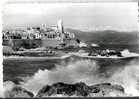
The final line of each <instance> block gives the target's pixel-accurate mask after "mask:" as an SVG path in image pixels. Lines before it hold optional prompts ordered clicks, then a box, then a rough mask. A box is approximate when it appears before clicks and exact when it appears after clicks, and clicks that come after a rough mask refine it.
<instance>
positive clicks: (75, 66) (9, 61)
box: [3, 44, 139, 96]
mask: <svg viewBox="0 0 139 99" xmlns="http://www.w3.org/2000/svg"><path fill="white" fill-rule="evenodd" d="M104 48H105V49H113V50H118V51H122V50H128V51H129V53H128V54H132V53H136V54H138V53H139V45H112V44H111V45H103V46H102V47H99V48H97V50H99V49H104ZM92 49H93V48H92V47H91V48H84V49H83V50H86V51H90V50H92ZM66 51H67V50H66ZM68 51H69V52H76V51H77V50H74V49H71V50H70V49H68ZM3 74H4V75H3V77H4V78H3V79H4V82H14V83H15V84H17V85H20V86H22V87H24V88H26V89H27V90H29V91H31V92H33V93H34V94H37V92H38V91H39V90H40V89H41V88H42V87H43V86H45V85H51V84H53V83H56V82H65V83H76V82H84V83H86V84H88V85H93V84H99V83H112V84H119V85H121V86H123V87H124V89H125V93H127V94H129V95H130V96H139V58H138V57H135V58H132V59H89V58H83V57H79V56H70V57H68V58H64V59H63V58H57V59H52V58H46V57H41V58H39V57H22V58H21V57H19V56H16V57H13V58H12V57H10V58H4V59H3ZM7 84H8V83H7Z"/></svg>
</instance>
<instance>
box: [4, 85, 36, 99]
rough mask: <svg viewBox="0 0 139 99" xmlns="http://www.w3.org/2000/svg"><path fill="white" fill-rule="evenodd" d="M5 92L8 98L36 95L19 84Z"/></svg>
mask: <svg viewBox="0 0 139 99" xmlns="http://www.w3.org/2000/svg"><path fill="white" fill-rule="evenodd" d="M4 94H5V97H6V98H15V97H33V96H34V95H33V93H31V92H29V91H27V90H26V89H24V88H22V87H19V86H14V87H13V88H12V89H11V90H6V91H5V93H4Z"/></svg>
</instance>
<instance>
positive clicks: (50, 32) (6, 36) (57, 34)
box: [2, 20, 78, 47]
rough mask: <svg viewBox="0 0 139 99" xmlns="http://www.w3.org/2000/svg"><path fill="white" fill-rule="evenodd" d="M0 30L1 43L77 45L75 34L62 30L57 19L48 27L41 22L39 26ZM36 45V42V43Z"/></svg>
mask: <svg viewBox="0 0 139 99" xmlns="http://www.w3.org/2000/svg"><path fill="white" fill-rule="evenodd" d="M2 32H3V45H8V46H12V47H17V46H21V45H23V42H26V43H27V42H28V43H29V44H30V42H32V43H33V44H35V42H36V41H37V42H39V45H40V46H39V47H41V46H43V47H58V46H78V42H77V41H76V40H75V34H74V33H70V32H65V31H64V26H63V22H62V20H59V21H58V22H57V25H56V26H50V27H48V26H47V25H46V24H42V26H40V27H27V28H26V29H15V30H3V31H2ZM19 42H20V44H19ZM31 45H32V44H31ZM36 45H38V44H37V43H36ZM22 47H23V46H22ZM36 47H38V46H36Z"/></svg>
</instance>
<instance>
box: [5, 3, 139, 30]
mask: <svg viewBox="0 0 139 99" xmlns="http://www.w3.org/2000/svg"><path fill="white" fill-rule="evenodd" d="M2 14H3V17H2V20H3V27H4V28H14V27H17V26H37V25H41V24H46V25H47V26H51V25H56V23H57V21H58V20H59V19H62V20H63V24H64V27H65V28H73V29H80V30H83V31H91V30H106V29H108V30H119V31H139V22H137V16H138V4H137V2H119V3H113V2H111V3H101V2H97V3H61V4H60V3H9V4H6V5H4V7H3V11H2Z"/></svg>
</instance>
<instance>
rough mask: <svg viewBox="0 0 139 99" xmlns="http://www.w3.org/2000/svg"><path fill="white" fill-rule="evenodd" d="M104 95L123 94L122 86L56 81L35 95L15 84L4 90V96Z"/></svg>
mask: <svg viewBox="0 0 139 99" xmlns="http://www.w3.org/2000/svg"><path fill="white" fill-rule="evenodd" d="M57 96H63V97H69V96H70V97H105V96H125V93H124V88H123V87H122V86H120V85H112V84H111V83H101V84H96V85H91V86H88V85H86V84H85V83H83V82H79V83H75V84H67V83H63V82H58V83H55V84H52V85H46V86H44V87H43V88H42V89H41V90H39V92H38V93H37V95H33V93H32V92H29V91H28V90H26V89H24V88H22V87H20V86H18V85H15V86H14V87H13V88H12V89H11V90H8V91H5V97H57Z"/></svg>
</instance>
